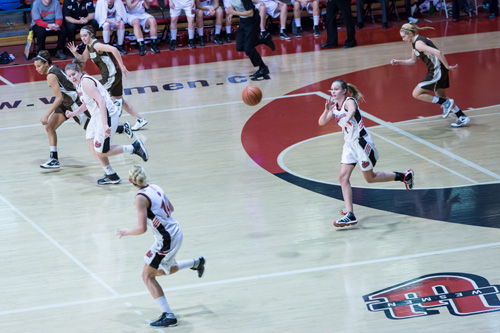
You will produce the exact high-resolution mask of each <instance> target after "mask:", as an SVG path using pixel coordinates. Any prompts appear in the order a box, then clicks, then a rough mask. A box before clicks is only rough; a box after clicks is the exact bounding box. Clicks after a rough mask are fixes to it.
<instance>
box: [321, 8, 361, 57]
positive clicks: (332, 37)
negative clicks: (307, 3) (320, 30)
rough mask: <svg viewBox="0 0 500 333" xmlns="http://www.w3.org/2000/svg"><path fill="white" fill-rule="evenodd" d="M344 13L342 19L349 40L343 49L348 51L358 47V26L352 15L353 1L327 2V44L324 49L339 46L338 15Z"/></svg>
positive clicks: (323, 46)
mask: <svg viewBox="0 0 500 333" xmlns="http://www.w3.org/2000/svg"><path fill="white" fill-rule="evenodd" d="M339 10H340V12H341V13H342V19H343V20H344V24H345V27H346V30H347V40H346V41H345V43H344V46H343V48H344V49H347V48H350V47H354V46H356V45H358V43H357V42H356V26H355V24H354V19H353V18H352V13H351V0H327V3H326V43H325V44H323V45H321V48H322V49H331V48H334V47H337V46H338V32H337V14H338V12H339Z"/></svg>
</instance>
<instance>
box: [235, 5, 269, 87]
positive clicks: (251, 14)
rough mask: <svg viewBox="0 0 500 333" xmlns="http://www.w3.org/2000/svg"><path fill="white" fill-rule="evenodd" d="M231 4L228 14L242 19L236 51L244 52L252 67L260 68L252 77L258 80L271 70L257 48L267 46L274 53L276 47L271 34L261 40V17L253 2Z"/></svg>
mask: <svg viewBox="0 0 500 333" xmlns="http://www.w3.org/2000/svg"><path fill="white" fill-rule="evenodd" d="M231 4H232V7H229V8H226V14H227V15H237V16H239V17H240V25H239V27H238V29H236V51H238V52H243V51H244V52H245V54H246V55H247V56H248V57H249V58H250V61H251V62H252V65H253V66H254V67H257V66H259V69H258V70H257V72H255V73H254V74H252V75H251V76H252V77H254V78H257V77H261V76H265V75H267V74H269V68H267V66H266V64H265V63H264V61H263V60H262V57H261V56H260V54H259V52H258V51H257V50H256V49H255V47H256V46H257V45H260V44H265V45H267V46H269V47H270V48H271V50H273V51H274V49H275V46H274V42H273V40H272V37H271V34H267V36H266V38H259V36H260V28H259V24H260V15H259V12H258V11H257V10H256V9H255V5H254V3H253V2H252V0H231Z"/></svg>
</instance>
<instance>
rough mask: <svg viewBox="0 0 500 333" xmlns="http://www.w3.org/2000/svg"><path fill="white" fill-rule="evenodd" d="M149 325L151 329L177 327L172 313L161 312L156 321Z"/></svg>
mask: <svg viewBox="0 0 500 333" xmlns="http://www.w3.org/2000/svg"><path fill="white" fill-rule="evenodd" d="M149 325H150V326H153V327H174V326H177V318H175V315H174V314H173V313H166V312H163V313H162V314H161V316H160V318H158V320H157V321H154V322H152V323H151V324H149Z"/></svg>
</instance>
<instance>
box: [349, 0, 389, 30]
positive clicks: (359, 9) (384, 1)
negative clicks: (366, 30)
mask: <svg viewBox="0 0 500 333" xmlns="http://www.w3.org/2000/svg"><path fill="white" fill-rule="evenodd" d="M377 1H378V2H380V7H381V9H382V28H383V29H387V28H389V24H388V21H387V16H388V15H387V13H388V9H389V0H377ZM356 17H357V18H358V29H362V28H363V27H364V26H365V24H364V22H363V21H364V19H365V0H356Z"/></svg>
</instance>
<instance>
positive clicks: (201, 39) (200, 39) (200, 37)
mask: <svg viewBox="0 0 500 333" xmlns="http://www.w3.org/2000/svg"><path fill="white" fill-rule="evenodd" d="M198 45H200V46H205V40H204V39H203V36H199V35H198Z"/></svg>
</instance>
